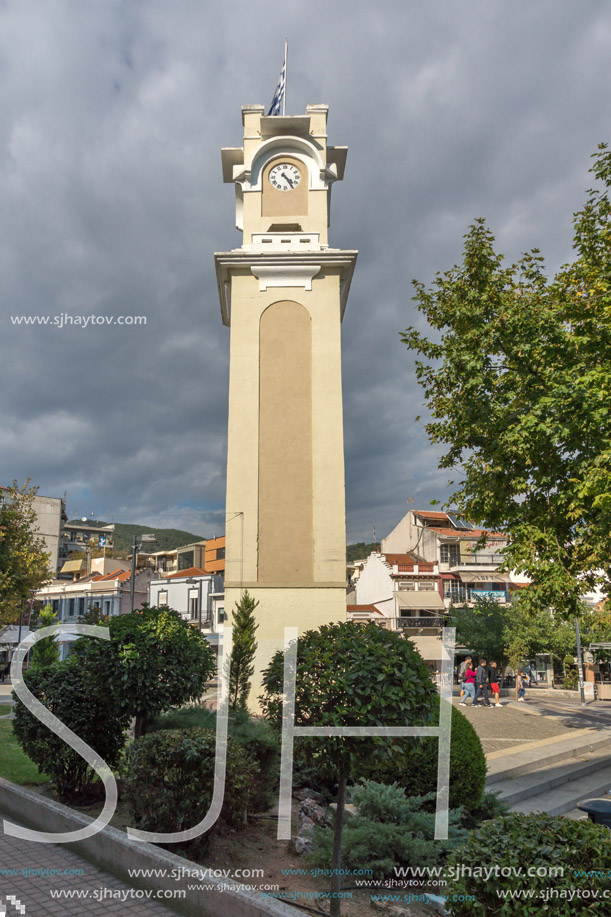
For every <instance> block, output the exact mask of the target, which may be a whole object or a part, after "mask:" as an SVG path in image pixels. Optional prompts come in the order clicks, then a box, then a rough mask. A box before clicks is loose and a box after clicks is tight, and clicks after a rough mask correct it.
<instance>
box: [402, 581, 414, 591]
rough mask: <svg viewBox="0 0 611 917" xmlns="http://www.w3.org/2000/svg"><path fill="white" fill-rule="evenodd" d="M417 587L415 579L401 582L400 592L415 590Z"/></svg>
mask: <svg viewBox="0 0 611 917" xmlns="http://www.w3.org/2000/svg"><path fill="white" fill-rule="evenodd" d="M415 588H416V583H415V582H414V580H411V581H408V582H404V583H399V592H414V590H415Z"/></svg>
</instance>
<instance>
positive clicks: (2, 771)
mask: <svg viewBox="0 0 611 917" xmlns="http://www.w3.org/2000/svg"><path fill="white" fill-rule="evenodd" d="M0 777H4V779H5V780H10V781H11V783H16V784H18V785H19V786H40V785H42V784H43V783H49V778H48V777H47V775H46V774H41V773H40V771H39V770H38V767H37V766H36V765H35V764H34V762H33V761H32V760H31V759H30V758H28V756H27V755H26V754H24V752H23V751H22V750H21V746H20V745H19V743H18V742H17V738H16V737H15V733H14V732H13V721H12V720H0Z"/></svg>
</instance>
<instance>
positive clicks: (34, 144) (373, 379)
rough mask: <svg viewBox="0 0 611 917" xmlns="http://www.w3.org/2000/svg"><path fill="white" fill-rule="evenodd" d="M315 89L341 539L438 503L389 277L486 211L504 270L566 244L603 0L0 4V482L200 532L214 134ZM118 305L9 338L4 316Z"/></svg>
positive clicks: (433, 262) (604, 50)
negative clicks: (331, 263) (332, 284)
mask: <svg viewBox="0 0 611 917" xmlns="http://www.w3.org/2000/svg"><path fill="white" fill-rule="evenodd" d="M285 35H287V36H288V38H289V73H288V96H287V114H301V113H303V112H304V111H305V106H306V104H308V103H315V102H325V103H327V104H328V105H329V106H330V111H329V142H330V143H331V144H337V145H348V147H349V152H348V161H347V166H346V173H345V177H344V181H343V182H342V183H339V184H337V185H336V186H335V188H334V191H333V210H332V214H331V230H330V242H331V244H332V245H333V246H334V247H341V248H349V249H352V248H357V249H359V259H358V263H357V268H356V272H355V276H354V280H353V284H352V289H351V293H350V298H349V301H348V307H347V310H346V315H345V319H344V324H343V386H344V426H345V454H346V488H347V490H346V503H347V526H348V539H349V540H350V541H357V540H366V541H369V540H371V538H372V530H373V526H374V525H375V526H376V531H377V536H378V538H380V537H381V536H383V535H385V534H386V533H387V532H388V531H389V530H390V529H391V528H392V527H393V526H394V525H395V524H396V522H397V521H398V520H399V519H400V518H401V516H402V515H403V513H404V512H405V511H406V509H407V506H406V499H407V498H412V499H413V500H414V501H415V505H416V506H417V507H420V508H426V507H427V506H428V505H429V503H430V501H431V500H432V499H441V500H443V499H445V498H447V496H448V490H447V486H446V482H447V473H446V472H439V471H438V470H437V467H436V466H437V460H438V455H439V453H438V452H436V451H435V450H434V449H433V448H431V447H430V446H429V444H428V441H427V438H426V434H425V433H424V431H423V428H422V425H421V423H417V422H416V420H415V418H416V415H418V414H421V413H422V407H421V393H420V389H419V387H418V385H417V383H416V381H415V377H414V366H413V358H412V356H411V355H410V354H409V352H408V351H407V350H406V348H405V347H404V345H402V343H401V342H400V340H399V336H398V332H399V331H401V330H403V329H404V328H405V327H406V326H408V325H410V324H412V323H421V322H422V319H421V317H420V316H419V315H418V313H416V312H415V310H414V304H413V303H412V302H411V296H412V290H411V280H412V278H417V279H419V280H421V281H423V282H425V283H429V282H430V281H431V279H432V277H433V275H434V272H435V271H436V270H446V269H448V268H450V267H451V266H452V265H453V264H454V263H456V262H457V261H458V260H459V259H460V253H461V245H462V236H463V234H464V233H465V231H466V230H467V228H468V226H469V224H470V223H471V222H472V221H473V219H474V218H476V217H480V216H483V217H486V218H487V220H488V223H489V225H490V227H491V229H492V231H493V232H494V233H495V235H496V238H497V242H498V248H499V249H500V250H501V251H502V252H504V253H505V255H506V256H507V257H508V258H510V259H514V258H515V257H517V256H518V255H519V254H520V252H521V251H524V250H527V249H529V248H531V247H532V246H537V247H539V248H540V249H541V250H542V252H543V254H544V255H545V257H546V263H547V267H548V270H549V271H550V272H551V271H554V270H555V269H556V268H557V267H558V266H559V265H560V264H561V263H563V262H565V261H567V260H569V259H570V258H571V238H572V227H571V215H572V213H573V212H574V211H575V210H577V209H578V208H579V207H580V206H581V205H582V203H583V201H584V197H585V196H584V192H585V189H586V188H588V187H590V185H591V180H590V179H591V176H589V175H588V168H589V167H590V155H591V154H592V153H593V152H594V151H595V149H596V146H597V144H598V143H599V142H600V141H605V140H611V137H610V134H611V130H610V120H609V114H610V109H611V88H610V77H609V74H610V61H611V5H610V4H609V3H608V2H605V0H574V2H569V0H503V2H501V0H496V2H495V0H426V2H422V0H417V2H416V0H378V2H375V3H374V2H373V0H331V2H329V0H324V2H322V0H309V2H308V3H281V4H279V3H277V2H270V0H259V2H257V3H253V2H245V0H239V2H236V0H224V2H196V0H172V2H168V0H44V2H40V0H0V73H1V81H0V99H1V103H0V104H1V107H2V118H1V119H0V157H1V160H0V161H1V165H0V227H1V230H0V231H1V240H0V267H1V272H0V276H1V278H2V285H3V295H2V307H1V313H0V341H1V344H0V348H1V365H0V393H1V397H0V431H1V432H0V437H1V451H0V482H1V483H8V482H10V481H11V480H12V479H13V478H17V479H19V481H23V479H24V478H25V477H26V476H29V477H30V478H31V479H32V481H33V482H34V483H36V484H38V485H39V486H40V492H41V493H43V494H45V495H47V496H59V495H61V494H63V492H64V491H66V492H67V497H68V510H69V513H70V515H72V516H74V515H78V516H82V515H87V514H91V513H92V512H93V513H96V514H97V516H98V518H105V519H112V520H114V521H116V522H138V523H142V524H146V525H156V526H163V527H178V528H184V529H187V530H189V531H192V532H196V533H198V534H202V535H205V536H207V537H211V536H212V535H214V534H220V533H221V532H222V531H223V529H224V502H225V453H226V425H227V383H228V355H229V329H227V328H225V327H224V326H223V325H222V323H221V317H220V310H219V304H218V295H217V287H216V279H215V273H214V264H213V252H214V251H225V250H228V249H231V248H235V247H237V246H238V245H240V244H241V236H240V234H239V233H238V232H237V231H236V230H235V228H234V192H233V187H232V186H231V185H224V184H223V182H222V177H221V158H220V148H221V147H222V146H238V145H240V143H241V112H240V108H241V106H242V105H243V104H248V103H262V104H265V105H266V106H267V105H269V103H270V101H271V97H272V95H273V91H274V88H275V85H276V82H277V79H278V75H279V71H280V67H281V63H282V55H283V44H284V37H285ZM62 313H69V314H71V315H72V316H76V315H86V316H87V315H91V314H95V315H98V316H101V315H109V316H119V315H143V316H146V319H147V324H146V326H145V327H143V326H135V327H129V328H125V327H124V328H117V327H101V326H99V325H95V326H91V325H90V326H89V327H87V328H80V327H68V328H66V327H64V328H62V329H60V328H58V327H54V326H52V325H50V326H47V327H24V326H23V325H21V326H17V325H14V324H12V322H11V316H18V315H28V316H30V315H50V316H55V315H60V314H62Z"/></svg>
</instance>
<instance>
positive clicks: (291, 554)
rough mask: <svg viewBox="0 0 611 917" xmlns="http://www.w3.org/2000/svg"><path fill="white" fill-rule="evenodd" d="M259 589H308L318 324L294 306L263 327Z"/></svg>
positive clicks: (279, 310) (267, 315) (265, 319)
mask: <svg viewBox="0 0 611 917" xmlns="http://www.w3.org/2000/svg"><path fill="white" fill-rule="evenodd" d="M259 344H260V361H261V368H260V377H259V556H258V575H257V579H258V581H259V582H260V583H274V582H280V583H310V582H312V580H313V578H314V531H313V520H312V515H313V513H312V500H313V492H312V487H313V484H312V320H311V318H310V315H309V313H308V311H307V309H304V307H303V306H300V305H299V303H296V302H278V303H274V304H273V305H271V306H268V308H267V309H266V310H265V311H264V312H263V314H262V316H261V322H260V337H259Z"/></svg>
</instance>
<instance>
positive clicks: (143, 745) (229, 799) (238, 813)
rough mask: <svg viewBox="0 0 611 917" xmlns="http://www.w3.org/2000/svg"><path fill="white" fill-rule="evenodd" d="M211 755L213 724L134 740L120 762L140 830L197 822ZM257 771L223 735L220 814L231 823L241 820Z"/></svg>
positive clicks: (208, 787) (207, 789)
mask: <svg viewBox="0 0 611 917" xmlns="http://www.w3.org/2000/svg"><path fill="white" fill-rule="evenodd" d="M215 754H216V735H215V732H214V730H212V729H200V728H192V729H176V730H169V729H168V730H162V731H160V732H151V733H148V734H147V735H144V736H142V737H141V738H140V739H138V740H137V741H136V742H134V744H133V745H132V746H131V747H130V748H129V749H128V750H127V753H126V755H125V761H124V765H123V772H124V775H125V796H126V799H127V800H128V802H129V804H130V807H131V810H132V815H133V818H134V824H135V825H136V826H137V827H138V828H139V829H141V830H144V831H159V832H164V833H169V832H175V831H184V830H186V829H187V828H192V827H193V826H194V825H196V824H197V823H198V822H199V821H201V819H202V818H203V817H204V815H205V814H206V812H207V811H208V809H209V808H210V802H211V800H212V792H213V786H214V763H215ZM256 773H257V767H256V765H255V764H253V762H252V761H251V759H250V758H249V756H248V754H247V753H246V752H245V751H244V749H243V748H241V747H240V745H239V744H238V743H237V742H236V741H235V740H233V739H228V741H227V767H226V778H225V793H224V801H223V808H222V810H221V819H222V820H223V821H224V822H225V823H226V824H228V825H231V826H232V827H234V828H241V827H244V825H245V823H246V816H247V811H248V807H249V804H250V798H251V786H252V782H253V780H254V778H255V776H256ZM206 840H207V836H206V835H205V834H204V835H201V836H200V838H199V839H198V841H199V843H200V845H202V844H203V845H204V846H205V844H206Z"/></svg>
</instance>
